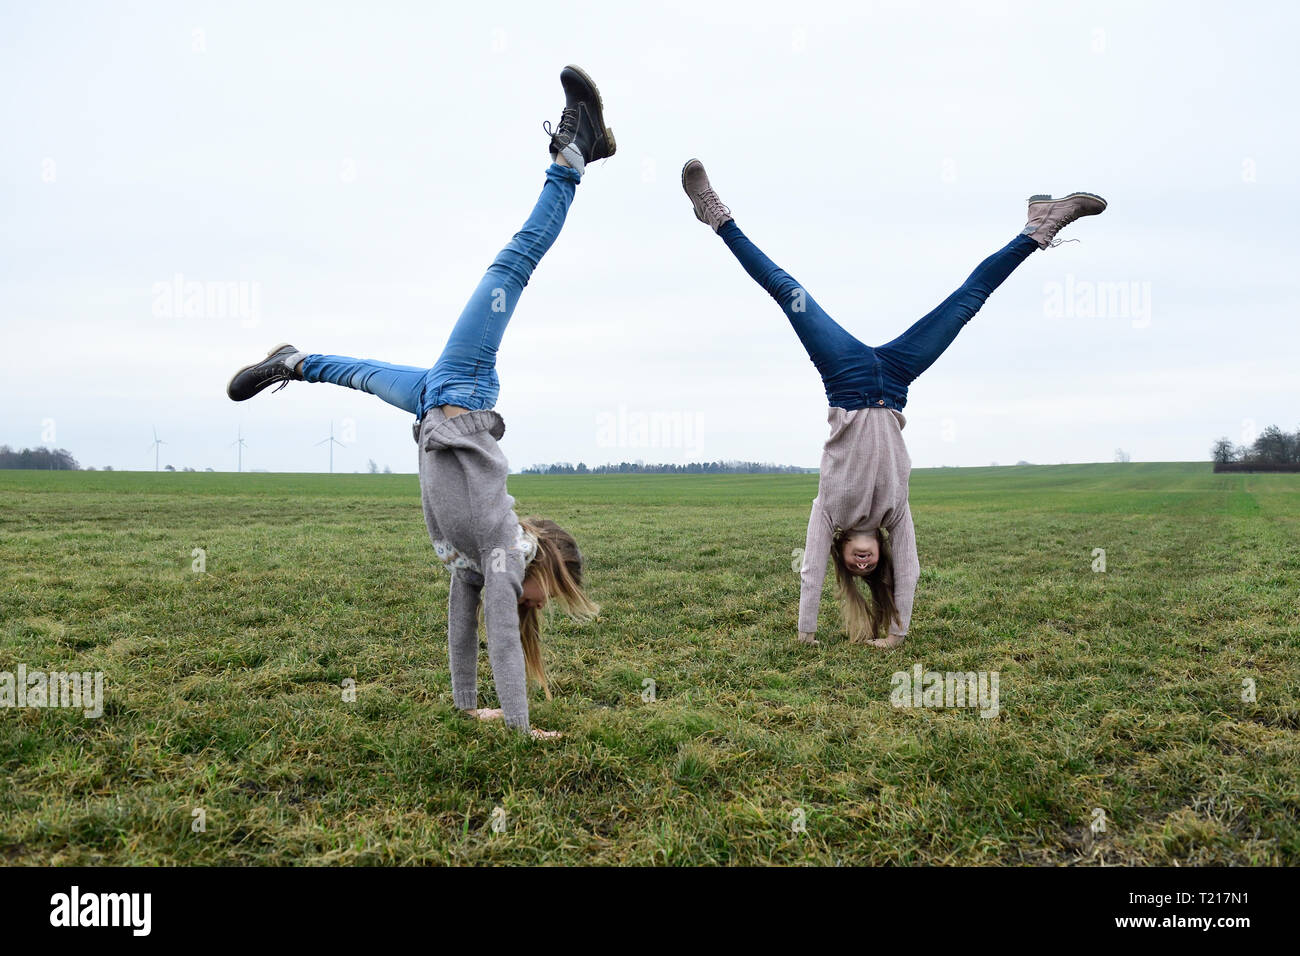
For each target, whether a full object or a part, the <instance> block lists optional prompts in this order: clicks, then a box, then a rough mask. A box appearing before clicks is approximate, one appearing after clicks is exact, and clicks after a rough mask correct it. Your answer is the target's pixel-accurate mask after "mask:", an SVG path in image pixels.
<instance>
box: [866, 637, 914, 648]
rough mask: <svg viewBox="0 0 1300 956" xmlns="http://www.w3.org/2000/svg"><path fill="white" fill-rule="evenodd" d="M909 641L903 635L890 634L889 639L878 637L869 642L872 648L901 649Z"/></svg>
mask: <svg viewBox="0 0 1300 956" xmlns="http://www.w3.org/2000/svg"><path fill="white" fill-rule="evenodd" d="M905 640H907V637H906V636H905V635H902V634H890V635H889V636H888V637H878V638H875V639H874V640H870V641H867V643H868V644H870V645H871V646H872V647H899V646H901V645H902V643H903V642H904V641H905Z"/></svg>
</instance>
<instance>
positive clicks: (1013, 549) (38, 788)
mask: <svg viewBox="0 0 1300 956" xmlns="http://www.w3.org/2000/svg"><path fill="white" fill-rule="evenodd" d="M510 487H511V491H512V493H513V494H514V495H515V496H516V498H517V499H518V502H519V508H520V511H521V513H525V512H536V513H540V514H544V515H546V516H548V517H553V518H555V519H556V520H558V521H560V522H561V523H562V524H564V525H566V526H568V527H570V528H571V529H572V530H573V531H574V532H575V534H576V535H577V536H578V538H579V540H580V541H581V543H582V545H583V547H584V549H585V551H586V552H587V555H588V558H589V562H590V583H591V590H592V593H593V596H594V597H595V598H596V599H597V600H599V601H600V602H601V603H602V605H603V608H604V609H603V612H602V614H601V616H600V618H599V620H598V621H596V622H594V623H592V624H589V625H587V626H585V627H581V628H579V627H576V626H574V625H572V624H570V623H569V622H567V621H565V620H564V619H561V618H557V619H556V620H555V621H553V622H552V626H551V628H550V630H549V632H548V650H547V655H548V661H549V664H550V668H551V671H552V675H553V677H554V681H555V690H556V697H555V700H554V701H553V702H549V703H548V702H546V701H545V700H543V699H541V697H540V695H534V708H533V721H534V724H535V725H537V726H540V727H544V728H551V729H557V730H561V731H563V732H564V737H563V738H562V739H560V740H558V741H547V742H536V741H532V740H529V739H526V738H523V737H522V736H520V735H514V734H511V733H509V732H507V731H505V730H504V729H503V728H501V727H499V726H492V725H481V724H478V723H477V722H475V721H472V720H469V719H467V718H464V717H462V716H460V715H459V714H458V713H457V712H456V711H455V710H454V708H453V707H452V703H451V692H450V685H449V680H448V675H447V666H446V657H447V650H446V634H445V626H444V620H445V601H446V594H447V577H446V574H445V572H443V571H442V569H441V568H440V567H438V566H436V565H435V562H434V558H433V553H432V549H431V548H430V547H429V543H428V539H427V536H426V534H425V531H424V526H423V521H422V517H421V513H420V504H419V496H418V488H417V485H416V481H415V479H414V478H413V477H409V476H391V477H390V476H333V477H326V476H310V477H309V476H303V477H295V476H277V475H211V474H176V475H172V474H166V475H155V474H126V473H114V474H109V473H21V472H0V617H2V621H0V670H8V671H13V670H16V669H17V665H18V664H19V663H24V664H26V665H27V667H28V668H29V669H31V668H42V669H64V670H73V669H76V670H102V671H104V672H105V675H106V678H105V679H106V697H107V702H106V710H105V714H104V716H103V717H102V718H100V719H98V720H88V719H86V718H85V717H83V716H82V715H81V713H80V712H79V711H65V710H35V709H27V710H18V709H5V710H0V862H10V863H20V864H44V863H59V864H64V863H67V864H73V863H76V864H159V863H179V864H219V863H221V864H230V863H234V864H272V863H300V864H357V863H403V864H406V863H428V862H433V863H550V864H573V863H598V864H612V863H637V864H665V863H667V864H713V863H717V864H764V863H781V864H797V863H812V864H833V863H846V864H867V863H904V864H917V863H926V864H930V863H963V864H993V863H1013V864H1014V863H1032V864H1039V863H1048V864H1060V863H1064V864H1068V863H1100V862H1107V863H1144V864H1173V863H1177V864H1214V863H1242V864H1245V863H1256V864H1259V863H1262V864H1292V865H1294V864H1295V863H1296V862H1297V861H1298V860H1300V823H1298V822H1297V821H1298V820H1300V787H1297V780H1298V779H1300V743H1298V742H1297V741H1298V739H1300V738H1298V735H1297V728H1298V726H1300V716H1298V715H1300V706H1298V702H1297V687H1298V686H1300V664H1298V663H1297V651H1298V650H1300V637H1298V636H1297V635H1298V634H1300V613H1298V612H1297V608H1296V598H1297V592H1298V591H1300V586H1298V585H1300V553H1298V551H1297V546H1296V545H1297V542H1300V475H1214V474H1213V473H1211V471H1210V466H1209V465H1208V464H1205V465H1199V464H1149V465H1144V464H1128V465H1078V466H1061V467H1019V468H985V469H961V470H927V471H917V472H915V473H914V474H913V477H912V509H913V512H914V514H915V517H916V525H917V538H918V542H919V550H920V555H921V562H922V566H923V570H922V575H921V581H920V585H919V588H918V593H917V599H916V613H915V616H914V618H913V622H912V636H911V639H910V640H909V641H908V643H907V644H906V645H904V647H902V648H900V649H898V650H895V651H888V652H882V651H877V650H874V649H871V648H863V647H859V646H854V645H850V644H848V643H847V642H845V641H844V640H843V639H842V637H840V636H839V635H840V632H839V618H838V611H837V609H836V608H835V606H834V602H833V601H832V600H830V597H829V593H828V595H827V599H826V600H825V601H824V603H823V612H822V631H823V637H824V638H828V639H827V640H826V642H825V643H824V644H823V646H821V647H819V648H809V647H806V646H803V645H800V644H798V643H797V642H796V641H795V640H794V630H795V607H796V603H797V597H798V577H797V575H796V574H795V573H794V572H793V571H792V570H791V562H792V556H791V552H792V550H793V549H795V548H798V547H800V546H801V545H802V543H803V532H804V522H805V520H806V517H807V513H808V503H809V501H810V500H811V498H812V497H813V494H814V493H815V488H816V478H815V476H790V477H786V476H779V477H775V476H774V477H768V476H736V477H731V476H717V477H708V476H704V477H674V476H647V477H638V476H602V477H566V478H541V477H517V478H512V479H511V482H510ZM194 548H203V549H205V550H206V552H207V558H206V562H207V563H206V571H205V572H204V573H195V572H194V571H192V570H191V562H192V557H191V552H192V550H193V549H194ZM1094 548H1104V549H1105V550H1106V563H1107V570H1106V572H1105V573H1095V572H1094V571H1093V570H1092V561H1093V556H1092V552H1093V549H1094ZM916 663H921V664H923V665H924V666H925V667H926V668H928V669H934V670H941V671H946V670H963V671H965V670H995V671H998V672H999V674H1000V691H1001V701H1000V704H1001V714H1000V716H999V717H998V718H996V719H994V720H986V719H982V718H981V717H980V716H979V715H978V713H977V712H975V711H973V710H957V709H896V708H894V707H892V706H891V704H890V677H891V675H892V674H893V673H894V672H895V671H900V670H910V669H911V667H912V666H913V665H914V664H916ZM348 677H351V678H354V679H355V680H356V682H357V701H356V702H355V703H345V702H344V701H343V700H342V693H341V691H340V684H341V682H342V681H343V680H344V679H345V678H348ZM647 678H648V679H652V680H653V681H654V682H655V684H656V689H657V698H658V699H657V700H655V701H654V702H650V703H647V702H644V701H643V700H642V696H641V694H642V686H643V684H642V682H643V681H644V680H646V679H647ZM1244 678H1252V679H1254V681H1255V684H1256V693H1257V699H1256V701H1255V702H1246V701H1243V700H1242V681H1243V679H1244ZM480 688H481V694H482V699H483V700H484V702H485V704H489V703H491V702H493V701H494V700H495V697H494V695H493V691H492V684H491V680H490V674H489V671H488V667H487V661H486V655H484V657H483V660H482V663H481V665H480ZM498 807H501V808H503V809H504V811H505V814H506V826H505V831H504V832H502V833H496V832H494V831H493V828H492V825H491V821H492V817H493V812H494V810H495V809H496V808H498ZM195 808H203V809H204V810H205V811H206V820H207V829H206V831H205V832H200V833H195V832H192V830H191V815H192V811H193V810H194V809H195ZM1093 808H1102V809H1103V810H1104V811H1105V815H1106V824H1107V826H1106V830H1105V832H1104V833H1100V834H1098V835H1096V836H1095V837H1094V835H1093V833H1092V831H1091V829H1090V828H1089V826H1088V824H1089V822H1090V820H1091V819H1092V813H1093ZM796 810H802V812H803V815H804V816H805V818H806V821H807V823H806V832H796V831H795V830H794V829H792V826H791V820H792V814H793V813H794V812H795V811H796Z"/></svg>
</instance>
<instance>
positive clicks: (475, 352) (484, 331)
mask: <svg viewBox="0 0 1300 956" xmlns="http://www.w3.org/2000/svg"><path fill="white" fill-rule="evenodd" d="M581 178H582V177H581V175H579V173H578V172H577V170H574V169H570V168H569V167H568V166H560V165H558V164H555V163H552V164H551V166H550V168H549V169H547V170H546V183H545V184H544V185H543V186H542V194H541V196H539V197H538V199H537V203H536V205H535V206H534V207H533V211H532V214H531V215H530V216H529V217H528V221H527V222H525V223H524V225H523V228H521V229H520V230H519V231H518V232H517V233H515V235H514V238H513V239H511V240H510V242H509V244H508V245H507V246H506V247H505V248H504V249H502V250H501V252H500V253H498V254H497V257H496V258H495V259H494V260H493V261H492V265H490V266H488V269H487V273H486V274H485V275H484V276H483V278H482V279H481V280H480V281H479V284H478V288H476V289H475V290H474V294H473V295H471V296H470V298H469V302H468V303H467V304H466V305H465V308H464V310H463V311H462V312H461V314H460V318H459V319H457V320H456V325H455V326H454V327H453V328H452V330H451V336H450V338H448V339H447V345H446V347H445V348H443V350H442V355H441V356H440V357H439V358H438V361H437V362H436V363H434V366H433V368H418V367H416V366H413V365H390V364H388V363H387V362H379V361H376V360H374V359H356V358H350V357H348V356H345V355H308V356H307V357H306V358H305V359H303V362H302V377H303V379H304V380H305V381H308V382H330V383H332V384H334V385H344V386H346V387H348V388H355V389H359V390H360V391H363V392H369V393H370V394H372V395H377V396H379V397H380V398H382V399H383V400H384V401H386V402H387V403H388V404H389V405H396V406H397V407H398V408H401V409H404V410H406V411H408V412H411V413H412V414H414V415H415V416H416V418H423V417H424V413H425V412H427V411H428V410H429V409H431V408H433V407H434V406H435V405H459V406H460V407H461V408H468V409H471V410H472V409H481V408H492V407H493V406H494V405H496V401H497V395H498V394H499V393H500V391H501V383H500V381H499V380H498V379H497V369H496V366H497V349H498V348H500V346H501V337H502V336H503V335H504V334H505V331H506V326H507V325H508V324H509V322H510V317H511V316H512V315H514V312H515V306H516V305H518V304H519V297H520V296H521V295H523V292H524V286H526V285H528V280H529V278H530V277H531V276H532V274H533V270H534V269H536V268H537V264H538V263H539V262H541V260H542V256H544V255H545V254H546V250H548V249H550V248H551V245H552V244H553V243H554V242H555V239H556V237H557V236H559V234H560V229H561V228H562V227H563V226H564V220H565V217H566V216H567V215H568V213H569V206H570V205H572V203H573V196H574V191H575V189H576V187H577V184H578V182H579V180H581Z"/></svg>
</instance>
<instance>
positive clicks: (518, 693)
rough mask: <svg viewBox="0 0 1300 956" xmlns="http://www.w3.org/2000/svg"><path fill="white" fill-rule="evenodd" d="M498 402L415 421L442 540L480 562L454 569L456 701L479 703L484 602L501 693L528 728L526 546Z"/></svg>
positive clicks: (512, 716) (429, 506) (509, 719)
mask: <svg viewBox="0 0 1300 956" xmlns="http://www.w3.org/2000/svg"><path fill="white" fill-rule="evenodd" d="M505 430H506V426H505V422H504V421H503V420H502V418H501V416H500V415H498V414H497V413H496V412H495V411H492V410H491V409H485V410H482V411H471V412H465V413H464V414H461V415H457V416H455V417H453V418H447V417H446V416H445V415H444V414H443V412H442V409H441V408H433V409H430V410H429V412H428V413H427V414H426V415H425V416H424V418H423V419H422V420H421V421H420V422H418V423H416V426H415V437H416V441H417V442H418V443H419V447H420V494H421V497H422V498H423V500H424V521H425V524H426V525H428V527H429V538H430V539H431V540H432V541H434V542H435V545H442V546H443V547H444V548H445V547H446V545H448V544H449V545H450V546H451V547H452V548H454V549H455V550H456V551H457V552H459V553H460V554H461V555H464V556H465V557H468V558H470V559H471V561H472V562H473V563H474V564H476V565H477V569H475V568H472V567H459V568H456V569H454V570H453V571H452V575H451V594H450V596H449V601H448V608H447V642H448V658H449V660H450V664H451V691H452V697H453V698H454V700H455V703H456V706H457V707H459V708H460V709H461V710H470V709H473V708H476V707H477V706H478V607H479V602H480V601H481V602H482V604H483V618H484V622H485V625H486V630H487V645H488V661H489V662H490V663H491V665H492V679H493V681H494V682H495V684H496V689H497V700H498V701H499V702H500V704H501V710H502V712H503V715H504V717H505V722H506V724H507V725H508V726H510V727H517V728H520V729H522V730H527V729H528V685H527V680H526V677H525V672H524V650H523V645H522V644H521V643H520V640H519V597H520V595H521V594H522V592H523V582H524V571H525V568H526V552H525V551H524V550H521V549H520V547H519V544H520V533H519V518H518V517H517V516H516V515H515V510H514V508H515V499H514V498H512V497H511V496H510V495H509V494H507V493H506V475H507V474H508V473H509V466H508V465H507V463H506V456H505V455H504V454H503V453H502V451H501V448H500V446H499V445H498V444H497V441H498V440H499V439H500V438H501V436H502V435H504V434H505Z"/></svg>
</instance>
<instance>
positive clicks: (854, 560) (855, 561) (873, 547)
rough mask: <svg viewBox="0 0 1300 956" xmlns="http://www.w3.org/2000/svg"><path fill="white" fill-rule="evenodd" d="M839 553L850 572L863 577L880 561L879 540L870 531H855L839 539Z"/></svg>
mask: <svg viewBox="0 0 1300 956" xmlns="http://www.w3.org/2000/svg"><path fill="white" fill-rule="evenodd" d="M840 555H841V556H842V557H843V558H844V566H845V567H846V568H848V569H849V573H850V574H854V575H857V576H858V577H864V576H866V575H868V574H870V573H871V572H872V571H874V570H875V569H876V564H877V563H878V562H879V561H880V542H879V541H877V540H876V536H875V535H874V534H872V533H871V532H870V531H855V532H853V533H852V534H846V535H845V536H844V537H843V538H842V539H840Z"/></svg>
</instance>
